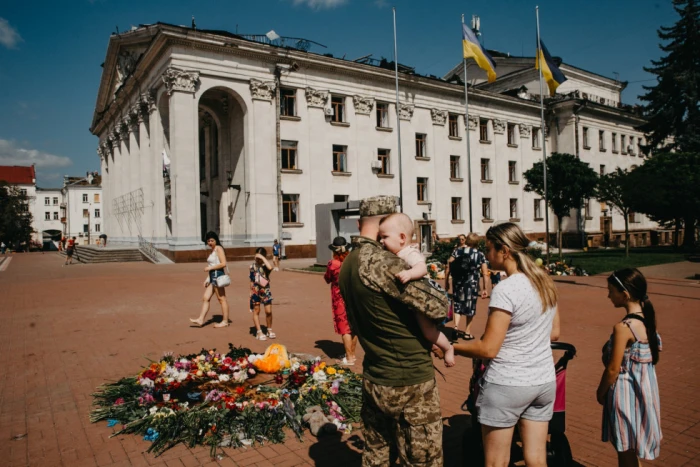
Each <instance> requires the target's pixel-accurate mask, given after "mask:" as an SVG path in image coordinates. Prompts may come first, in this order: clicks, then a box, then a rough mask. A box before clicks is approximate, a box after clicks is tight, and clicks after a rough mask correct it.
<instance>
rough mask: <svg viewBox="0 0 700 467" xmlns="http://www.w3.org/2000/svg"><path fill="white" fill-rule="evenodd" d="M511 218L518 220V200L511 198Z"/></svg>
mask: <svg viewBox="0 0 700 467" xmlns="http://www.w3.org/2000/svg"><path fill="white" fill-rule="evenodd" d="M510 218H511V219H517V218H518V198H511V199H510Z"/></svg>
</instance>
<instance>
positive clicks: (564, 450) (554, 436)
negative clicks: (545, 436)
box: [462, 342, 576, 467]
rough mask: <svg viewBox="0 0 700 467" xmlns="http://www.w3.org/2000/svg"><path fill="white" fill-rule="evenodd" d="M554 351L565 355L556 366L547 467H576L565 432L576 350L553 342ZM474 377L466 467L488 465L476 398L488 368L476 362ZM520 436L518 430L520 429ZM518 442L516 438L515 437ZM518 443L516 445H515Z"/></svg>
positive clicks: (465, 407)
mask: <svg viewBox="0 0 700 467" xmlns="http://www.w3.org/2000/svg"><path fill="white" fill-rule="evenodd" d="M552 350H553V351H563V352H564V355H562V357H561V358H560V359H559V360H558V361H557V363H556V364H555V365H554V368H555V371H556V375H557V394H556V398H555V400H554V415H553V416H552V420H551V421H550V422H549V435H550V438H549V442H548V443H547V465H548V466H550V467H569V466H571V465H572V464H573V457H572V455H571V447H570V446H569V440H568V439H567V438H566V435H565V434H564V431H565V429H566V411H565V410H566V366H567V365H568V364H569V360H571V359H572V358H574V356H576V347H574V346H573V345H571V344H565V343H563V342H552ZM473 367H474V373H473V375H472V378H471V380H470V381H469V397H468V398H467V400H466V401H464V404H462V410H464V411H469V413H470V414H471V416H472V417H471V423H472V429H471V430H466V431H465V433H464V438H463V443H462V446H463V448H462V449H463V455H462V457H463V460H464V465H470V466H471V465H484V446H483V442H482V439H481V425H480V424H479V421H478V420H477V413H478V409H477V408H476V398H477V396H478V395H479V384H478V381H479V379H480V378H481V376H482V375H483V372H484V365H483V363H482V361H481V360H479V359H474V361H473ZM516 432H517V428H516ZM513 438H514V440H515V436H514V437H513ZM514 442H515V441H514Z"/></svg>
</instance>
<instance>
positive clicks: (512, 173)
mask: <svg viewBox="0 0 700 467" xmlns="http://www.w3.org/2000/svg"><path fill="white" fill-rule="evenodd" d="M517 168H518V163H517V162H516V161H508V181H509V182H517V181H518V172H517Z"/></svg>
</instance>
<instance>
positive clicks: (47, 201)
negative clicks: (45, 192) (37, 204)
mask: <svg viewBox="0 0 700 467" xmlns="http://www.w3.org/2000/svg"><path fill="white" fill-rule="evenodd" d="M50 205H51V198H49V197H46V198H44V206H50Z"/></svg>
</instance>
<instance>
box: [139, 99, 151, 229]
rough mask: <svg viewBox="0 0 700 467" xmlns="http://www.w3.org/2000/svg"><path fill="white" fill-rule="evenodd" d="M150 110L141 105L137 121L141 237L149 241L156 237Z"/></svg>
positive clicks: (145, 105)
mask: <svg viewBox="0 0 700 467" xmlns="http://www.w3.org/2000/svg"><path fill="white" fill-rule="evenodd" d="M149 116H150V110H149V107H148V104H147V103H145V104H144V103H141V104H139V108H138V114H137V121H138V125H139V163H138V164H137V167H138V172H139V174H138V176H139V180H140V182H139V185H140V187H141V188H142V190H143V214H142V217H141V222H142V224H141V235H142V236H143V238H145V239H146V240H148V241H151V240H152V239H153V237H154V232H153V225H154V224H153V223H154V221H155V218H154V203H153V192H154V190H153V182H152V179H153V157H154V154H153V151H152V149H153V148H152V146H151V135H150V127H149V121H148V119H149Z"/></svg>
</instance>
